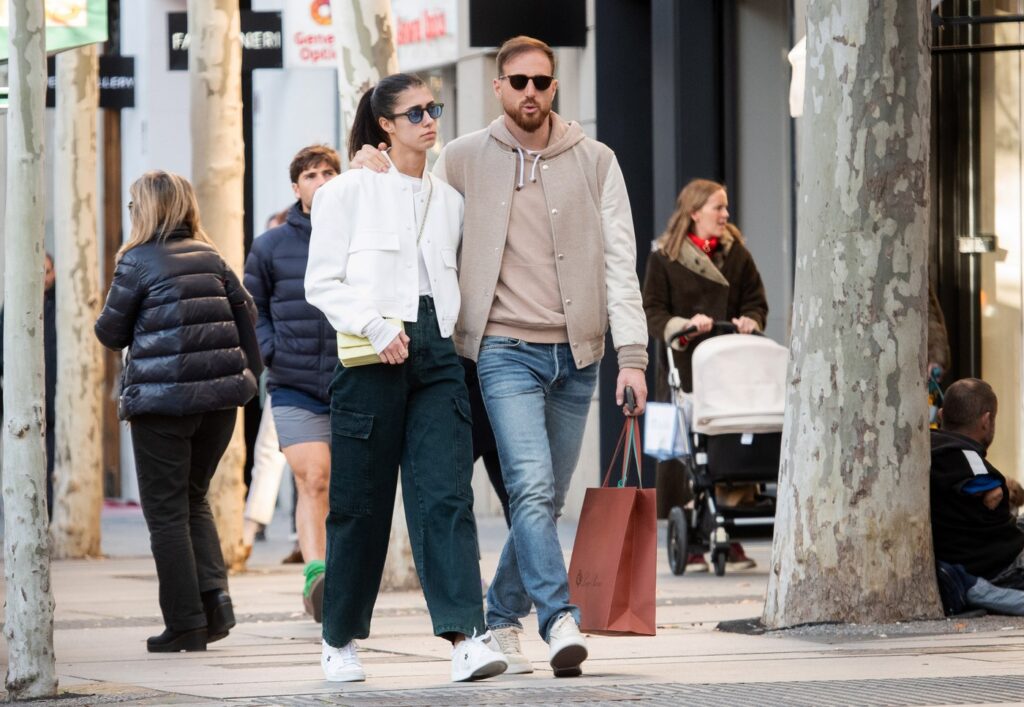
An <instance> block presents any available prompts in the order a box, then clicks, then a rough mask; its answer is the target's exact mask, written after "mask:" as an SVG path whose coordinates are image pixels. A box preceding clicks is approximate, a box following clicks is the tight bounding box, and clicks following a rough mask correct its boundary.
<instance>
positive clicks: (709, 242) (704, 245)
mask: <svg viewBox="0 0 1024 707" xmlns="http://www.w3.org/2000/svg"><path fill="white" fill-rule="evenodd" d="M686 235H687V236H688V237H689V239H690V240H691V241H692V242H693V244H694V245H695V246H697V247H698V248H700V249H701V250H702V251H704V254H705V255H707V256H708V257H709V258H710V257H711V254H712V253H714V252H715V251H716V250H718V236H711V237H709V238H701V237H700V236H698V235H695V234H693V233H687V234H686Z"/></svg>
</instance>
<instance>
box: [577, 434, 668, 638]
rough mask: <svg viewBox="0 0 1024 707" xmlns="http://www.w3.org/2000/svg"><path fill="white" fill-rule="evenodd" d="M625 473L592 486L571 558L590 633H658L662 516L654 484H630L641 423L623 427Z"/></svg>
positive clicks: (583, 618)
mask: <svg viewBox="0 0 1024 707" xmlns="http://www.w3.org/2000/svg"><path fill="white" fill-rule="evenodd" d="M627 437H628V443H627V444H626V448H625V449H624V450H623V453H622V476H621V478H620V479H619V481H618V484H619V485H618V486H615V487H609V486H608V481H609V476H610V475H611V467H609V469H608V474H606V475H605V479H604V483H603V485H602V486H601V487H600V488H589V489H587V492H586V495H585V496H584V498H583V511H582V512H581V514H580V521H579V525H578V526H577V527H576V542H575V543H574V544H573V548H572V559H571V561H570V563H569V596H570V599H571V601H572V602H573V603H574V604H576V605H577V606H578V607H579V608H580V629H582V630H584V631H588V632H590V633H610V634H635V635H640V636H653V635H654V634H655V617H654V615H655V610H654V594H655V581H656V577H657V551H658V520H657V501H656V497H655V490H654V489H645V488H642V487H632V486H625V481H626V476H627V472H628V469H629V466H630V465H629V461H630V459H631V458H632V459H633V461H634V462H635V463H636V468H637V483H638V484H639V483H641V481H640V465H639V459H640V451H639V450H640V428H639V423H638V422H637V419H636V418H633V417H631V418H628V419H627V420H626V424H625V426H624V427H623V431H622V435H621V436H620V437H619V444H618V446H617V447H616V450H615V455H614V456H613V457H612V466H614V465H615V460H616V459H617V458H618V456H619V449H621V448H622V443H623V440H624V439H626V438H627Z"/></svg>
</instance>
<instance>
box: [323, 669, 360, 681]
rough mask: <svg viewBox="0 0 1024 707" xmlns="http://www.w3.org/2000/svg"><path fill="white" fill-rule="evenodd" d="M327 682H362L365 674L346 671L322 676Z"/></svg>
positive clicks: (357, 671)
mask: <svg viewBox="0 0 1024 707" xmlns="http://www.w3.org/2000/svg"><path fill="white" fill-rule="evenodd" d="M324 679H325V680H326V681H327V682H363V681H365V680H366V672H365V671H363V670H346V671H344V672H339V673H335V674H334V675H327V674H326V673H325V674H324Z"/></svg>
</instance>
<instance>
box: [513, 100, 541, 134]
mask: <svg viewBox="0 0 1024 707" xmlns="http://www.w3.org/2000/svg"><path fill="white" fill-rule="evenodd" d="M523 105H525V104H522V105H520V106H518V107H517V108H516V110H515V112H513V113H509V112H508V111H506V113H507V114H508V117H510V118H511V119H512V122H513V123H515V124H516V125H518V126H519V127H520V128H521V129H522V130H525V131H526V132H528V133H532V132H536V131H537V130H538V129H539V128H540V126H542V125H544V123H546V122H547V120H548V116H549V115H550V114H551V109H550V108H548V109H547V110H545V109H544V108H542V107H541V105H540V104H539V103H532V104H530V105H534V106H537V112H536V113H534V114H533V115H524V114H523V112H522V106H523Z"/></svg>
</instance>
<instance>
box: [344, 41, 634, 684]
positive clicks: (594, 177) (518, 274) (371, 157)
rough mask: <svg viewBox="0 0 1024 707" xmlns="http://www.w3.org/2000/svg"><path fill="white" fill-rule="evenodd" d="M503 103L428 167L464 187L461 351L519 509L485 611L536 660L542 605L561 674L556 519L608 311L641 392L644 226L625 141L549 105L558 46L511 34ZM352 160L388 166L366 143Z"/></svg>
mask: <svg viewBox="0 0 1024 707" xmlns="http://www.w3.org/2000/svg"><path fill="white" fill-rule="evenodd" d="M497 65H498V66H497V68H498V76H497V78H495V79H494V82H493V85H494V93H495V96H496V97H497V98H498V100H499V101H500V102H501V105H502V108H503V109H504V115H502V116H501V117H499V118H498V119H497V120H495V121H494V122H492V123H491V124H490V126H488V127H487V128H485V129H484V130H481V131H478V132H475V133H471V134H469V135H465V136H463V137H460V138H459V139H457V140H454V141H453V142H451V143H449V144H448V145H447V146H446V147H445V148H444V150H442V152H441V155H440V157H439V158H438V161H437V164H436V165H435V167H434V174H435V175H436V176H438V177H440V178H442V179H445V180H446V181H447V182H448V183H449V184H451V186H453V187H455V189H457V190H458V191H459V192H461V193H462V194H463V195H464V196H465V199H466V201H465V220H464V236H463V240H462V251H461V255H460V271H459V287H460V289H461V292H462V310H461V312H460V315H459V323H458V325H457V326H456V330H455V343H456V346H457V347H458V348H459V352H460V353H461V354H462V355H463V356H465V357H467V358H470V359H474V360H476V361H477V366H478V368H477V371H478V375H479V378H480V386H481V391H482V393H483V398H484V402H485V404H486V407H487V412H488V415H489V417H490V420H491V425H492V426H493V428H494V435H495V439H496V441H497V444H498V454H499V456H500V458H501V465H502V470H503V476H504V480H505V484H506V487H507V489H508V493H509V499H510V507H511V511H512V529H511V533H510V534H509V539H508V541H507V543H506V545H505V548H504V550H503V551H502V555H501V559H500V560H499V563H498V569H497V572H496V573H495V577H494V581H493V582H492V583H491V587H490V590H489V591H488V594H487V624H488V628H490V629H491V630H492V631H493V634H494V636H495V638H496V639H497V640H498V642H499V645H500V646H501V649H502V651H503V652H504V653H505V656H506V658H507V659H508V663H509V667H508V670H507V672H509V673H530V672H533V667H532V665H531V664H530V662H529V661H528V660H527V659H526V657H525V656H524V655H523V654H522V650H521V649H520V644H519V633H520V632H521V631H522V623H521V619H522V618H523V617H524V616H526V615H527V614H528V613H529V612H530V607H531V605H535V606H536V608H537V621H538V624H539V628H540V634H541V637H542V638H543V639H544V640H545V641H547V642H548V645H549V662H550V664H551V667H552V670H553V671H554V674H555V676H556V677H569V676H576V675H579V674H581V672H582V671H581V668H580V665H581V663H582V662H583V661H584V660H585V659H586V657H587V648H586V643H585V641H584V640H583V636H582V635H581V634H580V631H579V628H578V624H579V609H578V608H577V607H576V606H574V605H573V604H572V603H571V602H570V601H569V584H568V578H567V576H566V568H565V562H564V560H563V556H562V548H561V546H560V544H559V541H558V533H557V531H556V527H555V522H556V519H557V518H558V516H559V515H560V514H561V511H562V506H563V504H564V502H565V496H566V493H567V491H568V489H569V484H570V481H571V479H572V473H573V471H574V469H575V467H576V462H577V460H578V459H579V453H580V448H581V446H582V442H583V431H584V426H585V424H586V420H587V414H588V412H589V409H590V401H591V398H592V397H593V392H594V389H595V387H596V384H597V368H598V362H599V361H600V360H601V358H602V356H603V355H604V342H605V334H606V332H607V330H608V329H609V327H610V328H611V332H612V340H613V342H614V346H615V349H616V352H617V355H618V365H619V376H618V381H617V385H616V391H615V398H616V404H617V405H622V404H623V399H624V390H625V388H626V387H627V386H629V387H631V388H632V389H633V391H634V392H635V393H636V399H637V407H636V409H635V410H632V411H627V410H626V409H625V408H623V412H624V413H625V414H627V415H639V414H642V413H643V410H644V405H645V402H646V398H647V386H646V384H645V382H644V371H645V369H646V368H647V326H646V320H645V317H644V312H643V307H642V304H641V296H640V285H639V282H638V279H637V275H636V240H635V237H634V234H633V220H632V215H631V213H630V207H629V198H628V196H627V194H626V186H625V182H624V180H623V177H622V171H621V170H620V169H619V165H618V162H617V161H616V159H615V155H614V154H613V153H612V151H611V150H610V149H609V148H608V147H607V146H605V145H602V144H601V143H599V142H597V141H596V140H593V139H591V138H588V137H587V136H586V135H585V134H584V132H583V129H582V128H581V127H580V126H579V124H578V123H575V122H566V121H565V120H563V119H562V118H561V117H559V116H558V115H557V114H556V113H554V112H553V111H552V110H551V108H552V102H553V101H554V97H555V92H556V91H557V90H558V81H557V80H556V79H555V78H553V77H554V74H555V61H554V52H552V51H551V48H550V47H548V46H547V45H546V44H544V43H543V42H541V41H539V40H537V39H533V38H530V37H515V38H513V39H510V40H508V41H507V42H505V44H504V45H502V47H501V49H500V50H499V51H498V55H497ZM353 166H363V167H369V168H371V169H377V170H379V171H380V170H381V168H384V167H386V160H384V159H383V158H382V157H378V154H377V151H376V150H375V149H374V148H372V147H370V146H365V147H364V148H363V149H362V151H361V152H360V154H359V155H357V158H356V159H355V160H353Z"/></svg>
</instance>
